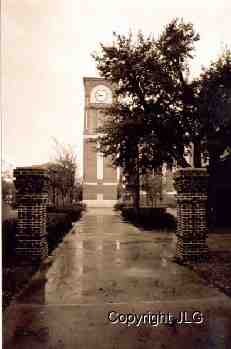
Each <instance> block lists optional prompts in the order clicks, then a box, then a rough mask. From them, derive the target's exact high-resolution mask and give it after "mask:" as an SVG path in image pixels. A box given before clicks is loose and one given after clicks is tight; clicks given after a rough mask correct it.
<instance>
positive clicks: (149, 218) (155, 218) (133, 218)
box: [122, 207, 176, 229]
mask: <svg viewBox="0 0 231 349" xmlns="http://www.w3.org/2000/svg"><path fill="white" fill-rule="evenodd" d="M122 216H123V217H124V219H126V220H127V221H129V222H131V223H133V224H134V225H138V226H140V227H143V228H145V229H155V228H161V229H162V228H167V229H175V227H176V220H175V217H174V216H172V215H171V214H169V213H167V212H166V208H163V207H158V208H151V207H142V208H140V209H139V210H135V208H134V207H126V208H125V207H124V208H123V209H122Z"/></svg>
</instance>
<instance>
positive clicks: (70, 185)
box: [48, 141, 81, 207]
mask: <svg viewBox="0 0 231 349" xmlns="http://www.w3.org/2000/svg"><path fill="white" fill-rule="evenodd" d="M55 151H56V155H55V159H54V161H53V162H51V163H49V164H48V174H49V178H50V182H49V183H50V201H51V202H52V204H53V205H54V206H57V207H58V206H60V205H61V204H62V205H63V206H64V205H65V204H66V203H69V204H72V203H73V202H74V201H76V200H78V199H79V198H80V197H81V188H80V184H79V183H77V182H76V155H75V152H74V150H73V148H72V147H71V146H70V145H68V146H67V145H62V144H60V143H58V142H57V141H55Z"/></svg>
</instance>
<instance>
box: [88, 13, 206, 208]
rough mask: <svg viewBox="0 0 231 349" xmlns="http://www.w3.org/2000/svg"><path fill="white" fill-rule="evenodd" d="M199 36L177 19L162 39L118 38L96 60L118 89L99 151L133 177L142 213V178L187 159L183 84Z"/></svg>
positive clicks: (187, 99)
mask: <svg viewBox="0 0 231 349" xmlns="http://www.w3.org/2000/svg"><path fill="white" fill-rule="evenodd" d="M198 39H199V36H198V35H197V34H196V33H195V32H194V30H193V26H192V24H190V23H184V22H183V21H182V20H181V21H179V20H177V19H174V20H173V21H172V22H171V23H170V24H168V25H167V26H166V27H165V29H164V31H163V33H162V34H161V35H160V37H159V38H158V39H157V40H155V39H154V38H153V36H151V35H150V36H148V37H146V38H145V37H144V35H143V34H142V33H141V32H139V33H138V35H137V37H134V36H133V35H132V34H131V33H130V34H129V35H128V37H126V36H124V35H118V34H116V33H114V41H113V44H112V45H111V46H104V45H103V44H101V49H100V51H99V52H98V53H95V54H94V55H93V57H94V59H95V61H96V64H97V69H98V70H99V72H100V75H101V76H103V77H104V78H105V79H108V80H109V81H110V82H111V83H112V84H113V85H114V87H115V99H114V102H113V105H112V107H111V108H109V109H108V110H107V115H110V117H106V116H105V122H104V124H103V126H102V127H101V128H99V132H100V133H101V134H102V136H101V137H100V139H99V142H100V146H101V151H102V152H103V153H104V155H105V156H110V157H111V158H112V163H113V164H114V165H115V166H120V167H121V168H122V170H123V172H124V175H126V176H128V177H129V181H130V184H132V186H133V188H134V189H135V190H134V204H135V206H136V207H137V208H138V207H139V178H140V175H141V174H142V173H145V172H146V171H148V170H152V169H154V168H156V167H159V166H161V165H162V164H163V162H166V163H172V162H173V161H174V160H178V161H179V163H181V165H182V166H187V165H188V164H187V163H186V161H185V158H184V151H185V146H189V141H190V139H189V137H188V130H190V129H191V127H192V125H193V121H192V107H191V104H192V91H191V86H190V85H187V84H186V83H185V78H184V76H185V75H186V73H187V71H188V59H189V58H192V51H193V49H194V43H195V42H196V41H197V40H198Z"/></svg>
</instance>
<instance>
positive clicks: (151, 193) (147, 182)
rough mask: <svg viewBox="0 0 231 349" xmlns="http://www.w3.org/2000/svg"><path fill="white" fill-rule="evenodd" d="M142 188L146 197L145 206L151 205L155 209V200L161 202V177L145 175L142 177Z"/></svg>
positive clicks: (159, 175)
mask: <svg viewBox="0 0 231 349" xmlns="http://www.w3.org/2000/svg"><path fill="white" fill-rule="evenodd" d="M143 188H144V190H145V191H146V195H147V204H149V203H151V206H152V207H154V206H155V207H156V205H157V200H158V199H159V200H160V201H161V200H162V192H163V188H162V175H161V174H160V173H159V174H148V173H147V174H145V175H144V177H143Z"/></svg>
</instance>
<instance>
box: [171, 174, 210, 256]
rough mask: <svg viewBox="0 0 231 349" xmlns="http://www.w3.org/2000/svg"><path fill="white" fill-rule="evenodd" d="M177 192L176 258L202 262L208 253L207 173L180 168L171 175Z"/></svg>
mask: <svg viewBox="0 0 231 349" xmlns="http://www.w3.org/2000/svg"><path fill="white" fill-rule="evenodd" d="M174 181H175V188H176V191H177V196H176V198H177V232H176V235H177V244H176V256H175V259H176V261H179V262H186V261H190V260H193V261H201V260H204V259H205V258H207V256H208V247H207V244H206V238H207V234H208V214H207V199H208V173H207V170H206V169H205V168H182V169H179V170H177V171H176V173H175V175H174Z"/></svg>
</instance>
